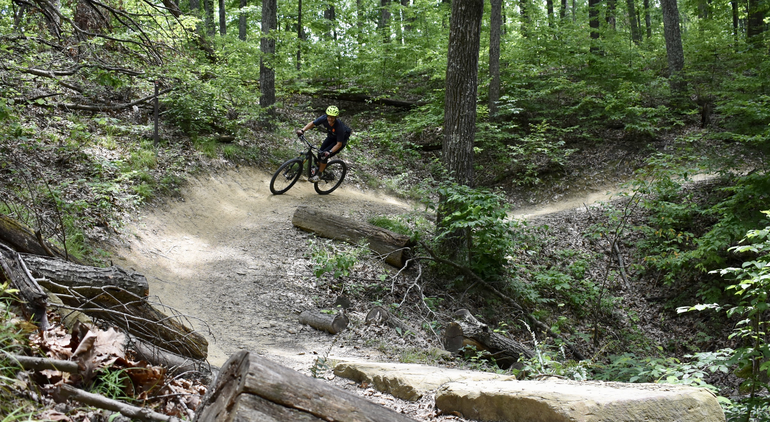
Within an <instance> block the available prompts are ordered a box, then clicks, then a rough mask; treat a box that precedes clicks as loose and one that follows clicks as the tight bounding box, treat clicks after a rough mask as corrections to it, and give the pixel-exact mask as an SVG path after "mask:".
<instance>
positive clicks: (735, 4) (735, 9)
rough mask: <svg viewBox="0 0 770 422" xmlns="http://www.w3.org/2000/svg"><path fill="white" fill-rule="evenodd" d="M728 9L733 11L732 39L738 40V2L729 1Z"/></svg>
mask: <svg viewBox="0 0 770 422" xmlns="http://www.w3.org/2000/svg"><path fill="white" fill-rule="evenodd" d="M730 7H731V8H732V11H733V37H734V38H735V39H738V0H731V1H730Z"/></svg>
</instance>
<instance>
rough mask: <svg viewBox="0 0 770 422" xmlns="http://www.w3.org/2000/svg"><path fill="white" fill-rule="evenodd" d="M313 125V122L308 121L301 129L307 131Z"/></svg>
mask: <svg viewBox="0 0 770 422" xmlns="http://www.w3.org/2000/svg"><path fill="white" fill-rule="evenodd" d="M314 127H315V124H313V122H310V123H308V124H306V125H305V127H303V128H302V131H303V132H307V131H309V130H310V129H312V128H314Z"/></svg>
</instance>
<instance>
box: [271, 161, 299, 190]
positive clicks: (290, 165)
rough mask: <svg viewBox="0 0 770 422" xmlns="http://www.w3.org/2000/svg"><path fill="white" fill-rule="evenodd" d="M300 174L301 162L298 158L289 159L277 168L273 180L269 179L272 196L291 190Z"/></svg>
mask: <svg viewBox="0 0 770 422" xmlns="http://www.w3.org/2000/svg"><path fill="white" fill-rule="evenodd" d="M301 174H302V160H301V159H299V158H294V159H291V160H289V161H287V162H285V163H283V164H281V167H278V170H276V171H275V174H274V175H273V178H272V179H270V192H272V193H273V195H280V194H282V193H285V192H286V191H287V190H289V189H291V187H292V186H294V184H295V183H297V180H299V176H300V175H301Z"/></svg>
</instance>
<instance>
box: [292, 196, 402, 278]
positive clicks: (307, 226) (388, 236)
mask: <svg viewBox="0 0 770 422" xmlns="http://www.w3.org/2000/svg"><path fill="white" fill-rule="evenodd" d="M291 222H292V224H293V225H294V226H295V227H299V228H300V229H302V230H305V231H308V232H312V233H315V234H316V235H318V236H321V237H326V238H329V239H335V240H342V241H345V242H349V243H352V244H359V243H361V242H366V243H368V244H369V249H371V250H372V251H374V252H376V253H378V254H380V255H382V256H384V258H385V262H387V263H388V264H390V265H393V266H394V267H397V268H403V267H404V265H406V262H407V260H408V259H409V252H410V251H411V247H412V246H414V242H412V240H411V239H410V238H409V236H404V235H401V234H398V233H393V232H392V231H390V230H385V229H383V228H380V227H377V226H374V225H371V224H368V223H361V222H359V221H356V220H353V219H350V218H345V217H341V216H339V215H336V214H331V213H327V212H324V211H321V210H317V209H309V208H307V207H304V206H302V207H297V210H296V211H295V212H294V216H293V217H292V219H291Z"/></svg>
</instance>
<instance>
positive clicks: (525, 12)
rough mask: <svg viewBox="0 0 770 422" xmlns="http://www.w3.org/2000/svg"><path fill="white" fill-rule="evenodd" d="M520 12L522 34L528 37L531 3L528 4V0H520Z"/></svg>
mask: <svg viewBox="0 0 770 422" xmlns="http://www.w3.org/2000/svg"><path fill="white" fill-rule="evenodd" d="M519 14H520V15H521V27H520V28H521V29H520V32H521V36H522V37H523V38H527V36H528V32H529V4H527V0H519Z"/></svg>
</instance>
